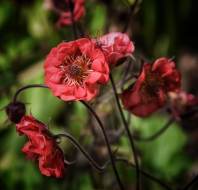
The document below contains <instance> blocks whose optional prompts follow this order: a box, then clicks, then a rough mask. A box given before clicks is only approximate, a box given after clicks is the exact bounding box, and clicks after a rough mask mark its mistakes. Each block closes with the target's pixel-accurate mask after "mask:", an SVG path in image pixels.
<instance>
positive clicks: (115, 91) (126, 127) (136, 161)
mask: <svg viewBox="0 0 198 190" xmlns="http://www.w3.org/2000/svg"><path fill="white" fill-rule="evenodd" d="M110 80H111V85H112V87H113V92H114V96H115V99H116V103H117V106H118V109H119V112H120V116H121V119H122V122H123V124H124V128H125V130H126V132H127V135H128V138H129V141H130V144H131V150H132V152H133V155H134V160H135V165H136V177H137V185H136V189H137V190H139V189H140V172H139V170H140V168H139V163H138V158H137V153H136V149H135V144H134V140H133V136H132V135H131V132H130V130H129V127H128V124H127V121H126V119H125V117H124V113H123V111H122V107H121V105H120V101H119V96H118V93H117V90H116V86H115V83H114V80H113V77H112V75H111V74H110Z"/></svg>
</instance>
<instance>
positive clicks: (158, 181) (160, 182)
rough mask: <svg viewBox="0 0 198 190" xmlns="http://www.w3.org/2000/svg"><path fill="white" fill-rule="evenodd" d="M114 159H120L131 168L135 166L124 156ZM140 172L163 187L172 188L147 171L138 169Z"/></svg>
mask: <svg viewBox="0 0 198 190" xmlns="http://www.w3.org/2000/svg"><path fill="white" fill-rule="evenodd" d="M116 161H121V162H124V163H126V164H128V165H130V166H132V167H133V168H135V167H136V166H135V165H134V164H132V163H131V162H129V161H128V160H126V159H124V158H116ZM140 173H141V174H142V175H144V176H146V177H147V178H149V179H151V180H152V181H154V182H156V183H158V184H159V185H161V186H162V187H164V188H165V189H167V190H172V188H171V187H170V186H169V185H167V184H166V183H164V182H163V181H161V180H160V179H158V178H156V177H155V176H152V175H151V174H149V173H148V172H146V171H144V170H142V169H140Z"/></svg>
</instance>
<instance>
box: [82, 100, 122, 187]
mask: <svg viewBox="0 0 198 190" xmlns="http://www.w3.org/2000/svg"><path fill="white" fill-rule="evenodd" d="M81 103H82V104H83V105H84V106H85V107H86V108H87V109H88V110H89V111H90V112H91V113H92V114H93V116H94V117H95V119H96V120H97V122H98V124H99V126H100V128H101V131H102V133H103V136H104V140H105V143H106V145H107V149H108V153H109V156H110V161H111V164H112V168H113V171H114V174H115V176H116V179H117V182H118V185H119V187H120V189H121V190H124V186H123V184H122V182H121V179H120V176H119V174H118V171H117V168H116V164H115V160H114V156H113V153H112V150H111V146H110V143H109V139H108V137H107V134H106V131H105V128H104V126H103V123H102V122H101V120H100V118H99V116H98V115H97V114H96V112H95V111H94V110H93V109H92V107H91V106H89V105H88V104H87V103H86V102H84V101H81Z"/></svg>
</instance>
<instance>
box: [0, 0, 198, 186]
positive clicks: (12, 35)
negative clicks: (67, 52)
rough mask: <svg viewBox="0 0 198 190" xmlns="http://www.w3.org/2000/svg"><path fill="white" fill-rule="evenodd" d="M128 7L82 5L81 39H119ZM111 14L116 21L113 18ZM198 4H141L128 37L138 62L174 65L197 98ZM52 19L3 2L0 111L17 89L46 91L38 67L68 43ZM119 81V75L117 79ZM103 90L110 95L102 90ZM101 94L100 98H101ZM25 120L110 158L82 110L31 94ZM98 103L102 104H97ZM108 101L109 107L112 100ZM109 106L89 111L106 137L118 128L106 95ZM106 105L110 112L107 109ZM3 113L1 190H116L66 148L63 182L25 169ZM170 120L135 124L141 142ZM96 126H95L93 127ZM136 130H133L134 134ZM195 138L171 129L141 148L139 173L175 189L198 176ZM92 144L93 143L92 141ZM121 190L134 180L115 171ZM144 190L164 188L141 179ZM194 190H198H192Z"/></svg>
mask: <svg viewBox="0 0 198 190" xmlns="http://www.w3.org/2000/svg"><path fill="white" fill-rule="evenodd" d="M133 3H134V1H133V0H128V1H127V0H87V1H86V15H85V17H84V19H83V20H82V21H81V22H82V23H81V24H82V26H83V28H85V29H86V34H87V35H88V36H91V37H97V36H99V35H102V34H104V33H105V32H106V31H108V30H110V31H122V29H123V27H124V25H125V22H124V21H126V20H127V18H128V16H129V15H128V8H129V5H132V4H133ZM112 13H113V14H112ZM197 18H198V3H197V1H195V0H175V1H171V0H142V1H141V2H140V4H139V9H138V12H137V14H136V15H135V17H133V19H132V20H131V23H130V26H129V29H128V33H129V34H130V36H131V37H132V40H133V41H134V43H135V46H136V52H137V54H138V55H141V56H142V57H144V58H146V59H148V60H153V59H154V58H157V57H159V56H169V57H176V60H177V63H178V67H179V68H180V70H181V72H182V74H183V76H184V77H183V86H184V88H185V89H186V90H188V91H190V92H192V93H194V94H197V92H198V88H197V82H198V76H197V71H198V64H197V60H198V55H197V52H198V35H197V34H198V31H197V28H196V25H197V20H196V19H197ZM56 20H57V16H56V15H55V14H54V13H53V12H52V11H49V10H46V9H45V6H44V0H31V1H26V0H9V1H8V0H1V1H0V108H3V107H4V106H5V105H7V104H8V103H9V101H10V100H11V98H12V96H13V94H14V92H15V91H16V90H17V89H18V88H19V87H21V86H23V85H26V84H32V83H41V84H42V83H43V60H44V59H45V56H46V55H47V53H48V52H49V50H50V49H51V48H52V47H53V46H55V45H56V44H58V43H59V42H61V41H63V40H67V41H68V40H72V38H73V34H72V28H71V27H70V26H67V27H64V28H61V29H60V28H57V27H56V25H55V24H56ZM117 78H119V72H118V73H117ZM107 89H108V87H107ZM105 90H106V89H104V93H105ZM20 99H21V100H23V101H24V102H25V103H26V105H27V112H28V113H32V114H33V115H34V116H35V117H36V118H38V119H39V120H41V121H43V122H45V123H47V124H49V127H50V130H52V131H53V132H54V133H57V132H59V131H64V130H65V129H66V130H67V131H69V132H70V133H71V134H73V135H74V136H75V137H76V138H77V139H78V140H79V141H80V142H81V144H83V146H84V147H86V149H87V150H88V151H89V152H90V153H91V154H92V155H94V158H95V159H96V160H98V161H99V162H100V163H104V161H105V160H106V158H107V154H106V149H105V148H104V147H105V146H104V144H103V143H101V142H100V143H98V142H97V141H102V139H103V138H102V135H101V134H100V132H98V130H97V127H96V126H97V125H96V124H95V121H94V120H93V119H92V118H91V117H90V115H89V114H88V113H87V111H86V110H85V108H84V107H83V106H82V105H81V104H80V103H67V104H66V103H63V102H62V101H60V100H58V99H57V98H55V97H53V96H52V95H51V93H50V92H49V91H48V90H46V89H31V90H27V91H25V92H23V93H22V94H21V96H20ZM101 99H102V98H101ZM109 99H110V100H109ZM109 99H108V100H106V99H104V98H103V99H102V100H103V101H102V102H97V101H96V102H95V103H94V106H95V109H96V110H97V112H98V113H99V115H100V116H101V118H102V119H103V121H104V122H105V123H106V124H108V125H107V126H108V128H109V130H111V129H116V128H118V127H119V125H121V124H120V122H119V121H118V114H117V113H115V112H114V109H115V104H114V102H113V98H112V96H111V95H110V97H109ZM107 102H108V104H107ZM6 119H7V118H6V115H5V113H4V112H3V111H1V112H0V144H1V146H0V189H2V190H15V189H20V190H33V189H37V190H41V189H44V188H45V189H48V190H62V189H64V190H106V189H108V190H110V189H112V190H114V189H115V186H114V184H115V181H114V180H115V179H114V178H113V174H112V171H111V169H110V168H109V169H108V171H107V172H106V173H103V174H99V173H97V172H96V171H95V170H94V169H92V168H91V167H90V166H89V165H88V163H87V162H86V160H85V159H84V158H83V156H82V155H81V154H80V153H79V152H77V151H76V150H75V149H74V148H73V147H72V146H71V144H70V143H68V142H67V141H65V142H62V143H61V147H62V148H63V149H64V152H65V154H66V158H67V159H68V160H75V159H77V160H78V161H79V162H77V163H76V164H75V165H74V166H69V167H68V168H67V171H66V176H65V178H64V179H53V178H48V177H44V176H42V175H41V174H40V172H39V170H38V167H37V164H34V163H33V162H32V161H28V160H26V158H25V155H24V154H22V153H21V151H20V149H21V147H22V146H23V144H24V142H25V138H24V137H21V136H18V134H17V133H16V131H15V126H14V125H12V124H10V123H9V122H8V121H6ZM166 120H167V115H164V114H156V115H154V116H152V117H151V118H148V119H139V118H137V117H134V116H132V124H133V127H134V128H135V130H137V131H139V133H141V134H142V135H145V136H148V135H149V134H153V133H154V132H155V131H157V129H159V128H160V127H162V125H163V123H165V122H166ZM95 125H96V126H95ZM134 128H133V129H134ZM196 134H197V135H198V130H197V128H196V121H194V120H193V121H184V122H182V123H180V124H178V123H174V124H173V125H172V126H171V128H170V129H169V130H168V131H166V133H164V134H163V135H162V136H161V137H160V138H159V139H157V140H154V141H153V142H148V143H138V144H137V145H138V148H139V152H140V156H141V165H142V167H143V168H144V169H145V170H146V171H148V172H150V173H151V174H153V175H154V176H157V177H159V178H160V179H162V180H164V181H166V182H168V183H170V184H171V185H172V186H173V187H175V188H177V187H178V186H182V185H184V184H185V183H187V182H188V181H189V180H190V178H191V177H192V176H193V175H194V174H196V173H197V172H198V162H197V161H198V160H197V158H198V154H197V152H198V146H197V143H198V138H197V136H196ZM94 136H95V138H96V139H97V140H96V139H95V138H94ZM117 146H118V147H119V151H118V152H119V153H120V154H122V155H124V156H126V157H127V158H131V154H130V148H129V144H128V141H127V138H126V137H125V136H122V137H121V139H120V140H119V142H118V145H115V148H116V147H117ZM118 165H119V171H120V174H121V176H122V180H123V181H124V184H125V185H126V189H128V190H133V189H134V183H135V173H134V172H132V170H131V169H130V168H129V167H126V166H125V165H124V164H118ZM142 183H143V189H145V190H161V189H163V188H162V187H160V186H158V185H156V184H155V183H153V182H151V181H149V180H147V179H146V178H143V179H142ZM194 189H198V184H197V187H196V185H195V187H194Z"/></svg>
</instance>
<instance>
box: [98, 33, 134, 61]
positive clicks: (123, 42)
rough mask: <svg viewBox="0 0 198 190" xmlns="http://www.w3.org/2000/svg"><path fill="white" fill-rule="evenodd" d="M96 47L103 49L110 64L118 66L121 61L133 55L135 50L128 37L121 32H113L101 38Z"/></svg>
mask: <svg viewBox="0 0 198 190" xmlns="http://www.w3.org/2000/svg"><path fill="white" fill-rule="evenodd" d="M96 45H98V46H99V47H100V48H101V49H102V51H103V53H104V54H105V57H106V59H107V62H108V63H109V64H116V63H117V61H118V60H119V59H121V58H123V57H126V56H127V55H130V54H132V53H133V52H134V49H135V47H134V45H133V42H132V41H131V40H130V39H129V37H128V35H127V34H124V33H121V32H111V33H109V34H106V35H104V36H102V37H100V38H99V40H98V41H96Z"/></svg>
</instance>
